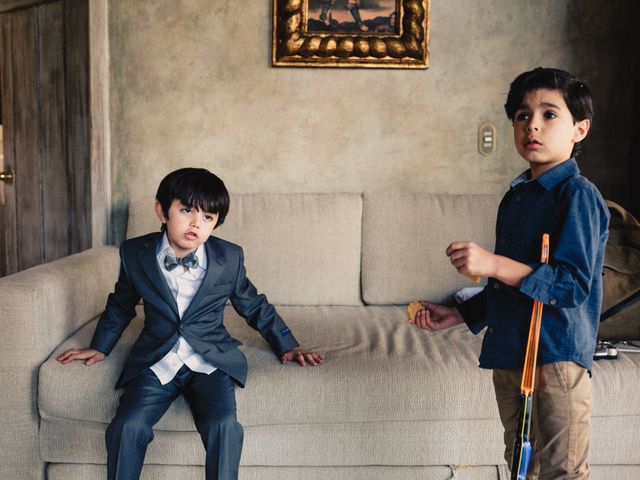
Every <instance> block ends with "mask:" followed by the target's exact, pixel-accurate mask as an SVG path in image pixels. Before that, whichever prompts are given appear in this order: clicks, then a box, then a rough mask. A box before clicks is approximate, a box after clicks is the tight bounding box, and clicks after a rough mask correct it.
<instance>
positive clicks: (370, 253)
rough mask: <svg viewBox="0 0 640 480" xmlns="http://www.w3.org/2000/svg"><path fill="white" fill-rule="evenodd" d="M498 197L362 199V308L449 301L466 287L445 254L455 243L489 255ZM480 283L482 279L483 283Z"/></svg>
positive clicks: (390, 195) (370, 196)
mask: <svg viewBox="0 0 640 480" xmlns="http://www.w3.org/2000/svg"><path fill="white" fill-rule="evenodd" d="M500 198H501V196H498V195H436V194H432V195H420V194H404V193H376V194H367V195H365V196H364V206H363V225H362V295H363V299H364V302H365V303H366V304H373V305H385V304H407V303H409V302H411V301H413V300H417V299H424V300H432V301H435V302H448V301H450V300H451V295H452V294H453V293H454V292H455V291H456V290H459V289H461V288H463V287H466V286H475V285H476V284H474V283H473V282H471V281H470V280H469V279H468V278H466V277H464V276H462V275H460V274H458V273H457V272H456V270H455V268H453V267H452V266H451V264H450V262H449V259H448V257H447V256H446V255H445V250H446V248H447V246H448V245H449V244H450V243H451V242H453V241H456V240H471V241H473V242H475V243H477V244H479V245H480V246H482V247H484V248H486V249H488V250H490V251H493V248H494V243H495V233H494V232H495V221H496V213H497V209H498V204H499V203H500ZM481 283H482V284H484V283H485V282H484V280H483V281H482V282H481Z"/></svg>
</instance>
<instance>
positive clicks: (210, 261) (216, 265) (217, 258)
mask: <svg viewBox="0 0 640 480" xmlns="http://www.w3.org/2000/svg"><path fill="white" fill-rule="evenodd" d="M204 246H205V250H206V252H207V271H206V273H205V274H204V278H203V279H202V283H201V284H200V288H198V291H197V292H196V294H195V295H194V297H193V299H192V300H191V303H190V304H189V306H188V307H187V309H186V310H185V312H184V314H183V315H182V319H183V320H185V319H186V318H187V317H188V315H189V314H190V313H191V312H192V311H196V310H197V309H198V308H199V306H200V304H201V303H202V301H203V300H204V299H205V298H206V296H207V293H208V292H209V291H210V287H212V286H213V285H215V283H216V281H217V280H218V277H219V276H220V274H221V273H222V272H223V271H224V263H225V262H224V257H223V256H222V255H220V253H218V251H217V250H216V248H215V247H214V242H213V240H211V239H209V240H207V242H206V243H205V244H204Z"/></svg>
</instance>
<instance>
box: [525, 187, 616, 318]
mask: <svg viewBox="0 0 640 480" xmlns="http://www.w3.org/2000/svg"><path fill="white" fill-rule="evenodd" d="M561 208H562V210H561V212H562V213H561V221H560V222H559V226H558V227H557V228H556V231H554V232H549V233H550V239H549V243H550V250H551V256H550V259H549V264H543V263H541V262H539V263H531V264H529V266H530V267H531V268H532V269H533V272H532V273H531V274H529V275H528V276H527V277H525V278H524V280H523V281H522V284H521V285H520V291H521V292H522V293H524V294H525V295H527V296H529V297H531V298H534V299H537V300H539V301H541V302H542V303H544V304H547V305H553V306H556V307H559V308H574V307H577V306H578V305H580V304H582V303H583V302H584V301H585V300H586V299H587V298H588V296H589V293H590V288H591V285H593V281H592V280H593V276H594V275H601V274H602V272H600V271H595V269H596V266H597V259H598V254H599V251H600V249H601V248H604V244H605V243H606V239H607V234H608V230H607V225H608V220H609V214H608V211H607V210H606V206H605V205H604V203H603V202H602V201H601V199H600V196H599V195H598V194H597V192H595V191H593V190H592V189H590V188H580V189H577V190H574V191H573V192H570V194H569V195H567V198H566V200H565V202H564V205H563V206H562V207H561Z"/></svg>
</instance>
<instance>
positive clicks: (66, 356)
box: [56, 348, 105, 366]
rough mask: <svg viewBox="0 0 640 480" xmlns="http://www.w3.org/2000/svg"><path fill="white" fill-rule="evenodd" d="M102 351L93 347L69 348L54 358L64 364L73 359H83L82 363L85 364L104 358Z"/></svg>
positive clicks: (91, 363)
mask: <svg viewBox="0 0 640 480" xmlns="http://www.w3.org/2000/svg"><path fill="white" fill-rule="evenodd" d="M104 357H105V355H104V353H102V352H99V351H98V350H94V349H93V348H71V349H69V350H67V351H66V352H64V353H62V354H60V355H58V356H57V357H56V360H57V361H59V362H60V363H62V364H63V365H66V364H67V363H70V362H73V361H74V360H84V364H85V365H87V366H90V365H93V364H95V363H98V362H101V361H103V360H104Z"/></svg>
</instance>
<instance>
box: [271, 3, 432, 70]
mask: <svg viewBox="0 0 640 480" xmlns="http://www.w3.org/2000/svg"><path fill="white" fill-rule="evenodd" d="M429 16H430V0H273V43H272V60H273V65H274V66H303V67H306V66H312V67H370V68H427V66H428V58H429Z"/></svg>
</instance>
